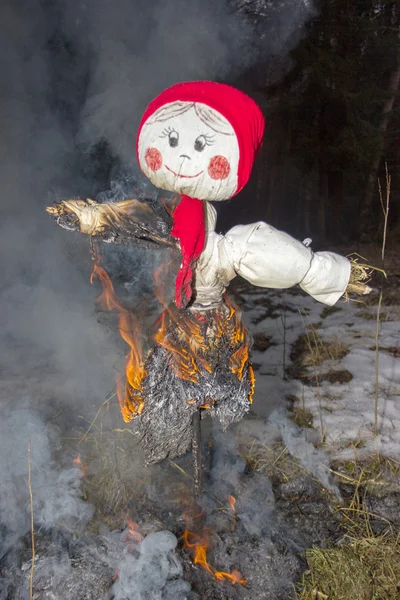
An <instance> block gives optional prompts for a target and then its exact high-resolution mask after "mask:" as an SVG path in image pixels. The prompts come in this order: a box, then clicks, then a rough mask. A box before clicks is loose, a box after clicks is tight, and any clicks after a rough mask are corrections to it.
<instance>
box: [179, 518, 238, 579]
mask: <svg viewBox="0 0 400 600" xmlns="http://www.w3.org/2000/svg"><path fill="white" fill-rule="evenodd" d="M183 538H184V540H185V548H188V549H189V550H191V552H192V553H193V562H194V564H195V565H200V567H201V568H202V569H204V570H205V571H207V572H208V573H210V574H211V575H213V577H215V579H217V580H218V581H221V582H225V581H229V582H230V583H232V584H233V585H234V584H236V583H240V585H246V584H247V580H246V579H245V578H244V577H242V575H241V574H240V572H239V571H237V570H236V569H233V570H232V571H231V572H230V573H224V572H223V571H217V570H216V569H214V567H212V566H211V565H210V564H209V563H208V562H207V548H208V536H207V534H206V533H203V534H202V535H197V534H195V533H192V532H191V531H188V530H187V529H186V530H185V532H184V534H183Z"/></svg>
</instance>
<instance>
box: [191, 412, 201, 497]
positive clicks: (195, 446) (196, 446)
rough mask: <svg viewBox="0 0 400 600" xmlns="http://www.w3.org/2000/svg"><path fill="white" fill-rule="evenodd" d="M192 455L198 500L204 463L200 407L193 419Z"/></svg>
mask: <svg viewBox="0 0 400 600" xmlns="http://www.w3.org/2000/svg"><path fill="white" fill-rule="evenodd" d="M192 429H193V437H192V455H193V492H194V497H195V500H198V498H199V496H200V494H201V488H202V472H203V465H202V460H201V417H200V409H199V410H196V412H195V413H194V415H193V420H192Z"/></svg>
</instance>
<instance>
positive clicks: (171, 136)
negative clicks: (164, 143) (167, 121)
mask: <svg viewBox="0 0 400 600" xmlns="http://www.w3.org/2000/svg"><path fill="white" fill-rule="evenodd" d="M160 137H163V138H164V137H167V138H168V143H169V145H170V146H171V148H176V147H177V145H178V143H179V133H178V132H177V131H175V129H171V128H170V127H168V129H164V131H163V132H162V133H161V135H160Z"/></svg>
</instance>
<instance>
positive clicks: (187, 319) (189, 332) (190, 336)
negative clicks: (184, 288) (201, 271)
mask: <svg viewBox="0 0 400 600" xmlns="http://www.w3.org/2000/svg"><path fill="white" fill-rule="evenodd" d="M155 280H156V287H157V288H160V287H161V286H160V285H159V283H160V281H161V272H160V271H158V272H156V273H155ZM157 295H158V298H159V300H160V302H161V303H163V299H162V298H161V295H160V292H157ZM227 309H228V310H227ZM211 314H212V316H211V318H210V317H208V316H206V315H205V314H204V313H202V312H201V311H200V312H190V311H187V310H186V311H181V310H179V309H177V307H176V306H175V304H170V305H169V306H167V307H166V308H165V310H164V311H163V313H162V314H161V316H160V318H159V319H158V321H157V323H156V326H157V327H158V329H157V331H156V334H155V341H156V343H157V344H158V345H160V346H162V347H163V348H165V349H166V350H168V352H169V354H170V355H171V363H170V364H171V368H172V370H173V371H174V373H175V375H176V377H179V378H180V379H183V380H185V381H190V382H192V383H198V382H199V376H200V375H201V374H202V372H204V371H207V372H208V373H212V372H213V369H214V368H215V366H216V364H215V361H216V360H218V347H219V346H220V344H221V343H223V344H225V345H227V346H228V347H229V348H230V352H231V355H230V359H229V368H230V370H231V372H232V373H234V374H235V375H236V376H237V378H238V380H239V381H241V380H242V379H243V377H244V375H245V372H246V367H247V375H246V377H247V378H248V381H249V384H250V385H249V387H250V391H249V401H250V402H251V401H252V397H253V393H254V381H255V380H254V371H253V369H252V368H251V366H250V362H249V338H248V335H247V332H246V329H245V326H244V324H243V322H242V320H241V318H240V312H239V310H238V309H237V307H235V306H234V305H233V303H232V302H231V300H230V299H229V296H227V295H226V296H225V306H223V307H220V308H219V309H216V310H215V311H213V312H212V313H211ZM222 340H223V341H222ZM205 400H206V401H205V402H204V404H203V405H202V406H201V408H210V407H211V406H212V405H213V400H212V398H207V399H205Z"/></svg>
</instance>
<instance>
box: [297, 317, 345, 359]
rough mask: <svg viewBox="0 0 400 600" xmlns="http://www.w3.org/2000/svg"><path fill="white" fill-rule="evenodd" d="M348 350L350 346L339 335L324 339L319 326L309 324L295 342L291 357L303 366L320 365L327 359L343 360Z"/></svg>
mask: <svg viewBox="0 0 400 600" xmlns="http://www.w3.org/2000/svg"><path fill="white" fill-rule="evenodd" d="M348 352H349V348H348V346H346V345H345V344H344V343H343V342H342V341H341V340H340V339H339V338H338V337H336V336H335V337H333V338H331V339H329V340H323V339H322V338H321V336H320V334H319V332H318V330H317V328H316V327H315V326H313V325H308V326H307V327H306V331H305V333H304V334H303V335H302V336H300V338H299V339H298V340H297V341H296V342H295V344H294V346H293V351H292V354H291V358H292V360H294V361H295V362H296V363H297V365H298V366H300V367H303V368H306V367H319V366H320V365H322V364H323V363H324V362H325V361H327V360H330V361H335V362H337V361H339V360H341V359H342V358H344V357H345V356H346V354H347V353H348Z"/></svg>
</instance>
